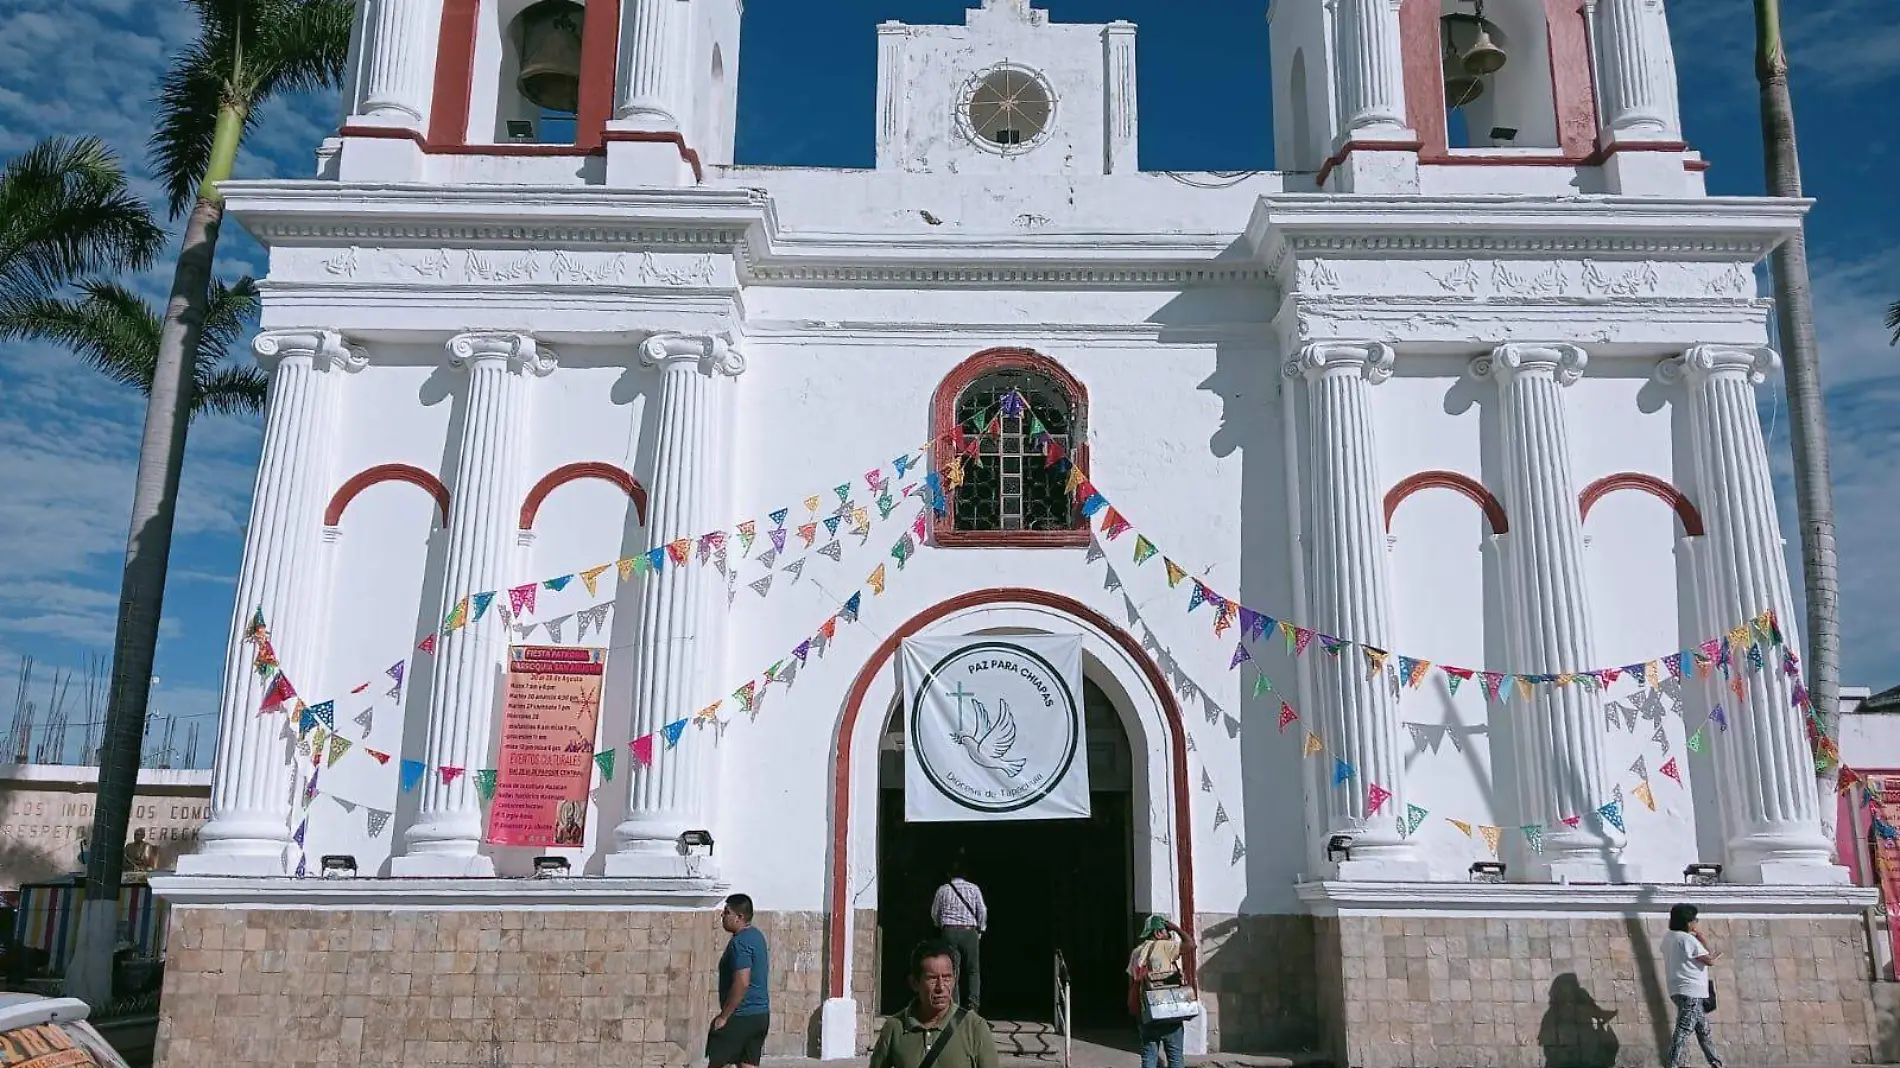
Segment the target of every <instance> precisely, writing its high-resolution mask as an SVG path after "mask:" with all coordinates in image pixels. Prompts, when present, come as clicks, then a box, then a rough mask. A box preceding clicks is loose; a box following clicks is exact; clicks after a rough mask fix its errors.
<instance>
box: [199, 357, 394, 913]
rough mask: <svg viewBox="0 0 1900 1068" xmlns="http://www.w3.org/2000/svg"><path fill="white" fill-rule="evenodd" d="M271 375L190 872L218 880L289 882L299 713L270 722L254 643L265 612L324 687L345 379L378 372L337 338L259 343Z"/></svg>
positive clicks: (290, 669) (275, 642) (296, 672)
mask: <svg viewBox="0 0 1900 1068" xmlns="http://www.w3.org/2000/svg"><path fill="white" fill-rule="evenodd" d="M251 347H252V349H253V350H254V351H255V352H256V354H257V360H258V362H259V363H260V364H262V365H263V366H264V368H265V369H266V370H267V371H268V372H269V373H270V394H269V399H268V404H267V406H266V408H265V417H264V448H263V454H262V455H261V456H260V457H259V458H258V463H257V482H256V489H255V492H254V493H253V496H252V501H251V518H250V525H249V528H248V530H247V531H246V532H245V535H244V560H243V563H242V564H240V565H239V567H238V581H237V601H236V604H235V605H234V606H233V607H232V610H231V642H230V647H229V648H228V649H227V650H226V651H225V657H224V686H223V691H222V695H221V697H220V700H219V707H218V746H217V756H216V763H215V765H214V768H213V775H212V778H213V786H212V791H211V819H210V821H209V822H208V823H206V824H205V826H204V829H203V830H202V831H201V832H200V834H199V842H200V845H199V849H198V852H197V853H195V854H192V855H189V856H184V857H180V858H179V859H178V870H179V871H181V872H192V873H201V874H209V875H282V874H284V849H285V846H286V845H288V844H289V841H290V811H291V798H290V789H291V786H290V782H291V775H290V771H291V769H290V745H291V741H290V738H289V736H288V735H287V734H286V732H285V730H284V725H285V722H286V720H287V718H288V717H289V716H290V715H291V714H292V713H291V710H289V709H286V710H284V711H282V712H273V713H270V714H259V711H258V709H259V708H260V706H262V705H263V703H264V694H265V691H266V690H267V689H268V688H269V686H270V683H271V680H270V679H269V678H266V677H265V676H262V675H259V674H258V673H257V671H256V670H255V669H254V668H253V666H252V665H253V664H254V663H255V660H256V655H257V647H256V645H255V644H253V643H251V642H249V641H246V638H247V637H248V636H249V635H250V631H251V623H252V619H253V616H254V615H255V614H256V613H258V612H260V611H261V612H262V613H263V614H264V621H265V623H266V624H267V625H268V626H269V628H270V641H271V645H272V647H273V649H274V650H275V651H276V654H277V659H278V662H279V663H280V664H281V665H282V667H283V670H284V671H285V672H287V673H288V674H289V677H290V681H291V684H292V685H294V686H304V687H310V686H314V685H316V683H315V681H314V679H315V675H316V672H317V665H316V664H315V662H314V661H315V659H316V658H315V656H314V655H312V653H311V651H312V650H313V649H314V648H316V647H317V645H318V644H319V638H320V634H319V631H320V629H321V628H322V627H323V626H325V620H326V618H327V616H326V613H325V612H324V611H323V606H322V605H321V604H318V603H317V602H318V601H319V600H320V599H321V591H320V590H319V588H318V583H317V581H316V578H315V576H316V575H317V574H318V568H317V565H316V559H315V558H316V557H317V555H318V553H319V551H320V547H321V542H322V537H323V503H324V500H325V499H326V497H327V496H328V494H329V491H330V488H331V487H330V481H331V477H330V476H331V470H330V457H331V455H332V445H333V442H334V439H335V435H336V422H337V411H338V409H339V407H340V405H341V399H340V396H339V394H340V393H341V389H342V382H341V379H342V376H343V374H344V373H345V372H348V371H356V370H359V369H361V368H362V367H363V365H364V363H365V362H366V361H365V360H364V358H363V355H362V354H361V353H360V352H359V351H357V350H355V349H352V348H350V347H349V346H348V345H347V344H345V343H344V340H343V338H342V336H341V335H339V334H337V333H335V332H333V331H327V330H274V331H270V332H268V333H263V334H259V335H258V336H257V339H256V340H255V341H253V342H252V343H251Z"/></svg>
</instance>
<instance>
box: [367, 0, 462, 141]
mask: <svg viewBox="0 0 1900 1068" xmlns="http://www.w3.org/2000/svg"><path fill="white" fill-rule="evenodd" d="M364 27H365V29H366V32H367V33H368V35H369V39H368V41H367V42H365V45H366V47H367V49H368V60H369V61H368V63H367V64H366V65H365V71H364V79H363V115H362V117H363V118H364V119H366V120H369V121H370V122H372V123H376V124H379V125H384V124H386V125H391V126H402V127H406V128H408V129H412V130H417V131H421V130H423V129H424V128H426V126H427V124H428V120H429V103H430V99H431V97H432V96H434V93H435V58H436V57H435V53H436V42H437V41H438V40H439V39H440V38H441V35H442V0H371V7H370V11H369V12H368V18H367V19H366V20H365V22H364Z"/></svg>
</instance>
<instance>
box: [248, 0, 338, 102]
mask: <svg viewBox="0 0 1900 1068" xmlns="http://www.w3.org/2000/svg"><path fill="white" fill-rule="evenodd" d="M273 6H277V7H280V8H282V9H283V10H280V11H278V12H276V13H274V16H273V21H272V24H271V26H270V28H269V30H268V31H267V32H265V33H263V34H260V35H259V37H258V39H257V41H256V43H255V44H254V46H253V47H254V48H255V52H254V53H253V55H252V58H251V59H250V61H249V63H250V65H251V67H252V68H253V69H254V70H256V71H257V72H258V80H257V82H256V90H255V95H254V96H253V98H252V104H253V105H256V104H261V103H263V102H264V101H266V100H268V99H270V98H272V97H275V96H278V95H280V94H283V93H307V92H312V91H314V90H318V89H335V88H337V87H338V86H340V85H342V84H343V71H344V67H345V66H346V65H347V64H348V63H349V53H350V28H351V25H352V23H354V22H355V19H356V12H355V5H354V4H353V3H351V2H350V0H290V2H284V3H279V4H277V5H273Z"/></svg>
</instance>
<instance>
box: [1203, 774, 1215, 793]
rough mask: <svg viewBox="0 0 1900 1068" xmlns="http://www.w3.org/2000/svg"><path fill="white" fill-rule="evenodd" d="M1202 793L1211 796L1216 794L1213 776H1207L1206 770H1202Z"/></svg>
mask: <svg viewBox="0 0 1900 1068" xmlns="http://www.w3.org/2000/svg"><path fill="white" fill-rule="evenodd" d="M1201 792H1202V793H1204V794H1211V793H1213V792H1214V779H1213V777H1212V776H1210V775H1208V774H1207V769H1206V768H1202V769H1201Z"/></svg>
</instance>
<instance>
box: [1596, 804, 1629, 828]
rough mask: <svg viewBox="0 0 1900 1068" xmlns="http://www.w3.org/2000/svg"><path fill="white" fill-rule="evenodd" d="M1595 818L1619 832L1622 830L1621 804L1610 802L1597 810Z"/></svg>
mask: <svg viewBox="0 0 1900 1068" xmlns="http://www.w3.org/2000/svg"><path fill="white" fill-rule="evenodd" d="M1597 818H1598V819H1601V820H1602V821H1603V822H1605V823H1607V824H1609V825H1610V826H1612V827H1615V828H1616V829H1617V830H1619V831H1620V830H1623V802H1621V801H1612V802H1610V803H1609V804H1607V805H1604V806H1603V807H1602V808H1599V809H1597Z"/></svg>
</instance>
